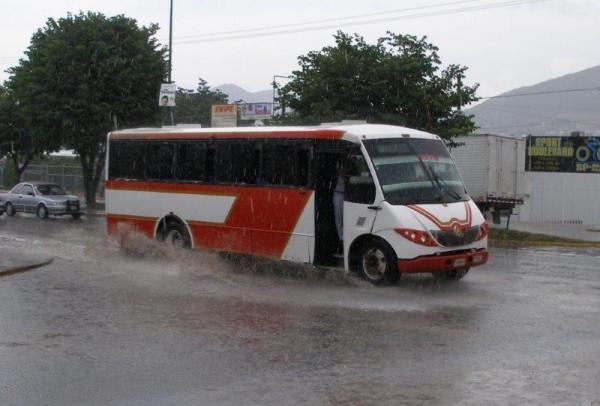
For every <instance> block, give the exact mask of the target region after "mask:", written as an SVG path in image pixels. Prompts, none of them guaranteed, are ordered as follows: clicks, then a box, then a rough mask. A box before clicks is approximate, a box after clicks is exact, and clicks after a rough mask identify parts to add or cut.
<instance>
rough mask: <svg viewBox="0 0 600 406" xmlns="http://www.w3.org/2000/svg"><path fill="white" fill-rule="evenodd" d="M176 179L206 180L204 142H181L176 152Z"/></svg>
mask: <svg viewBox="0 0 600 406" xmlns="http://www.w3.org/2000/svg"><path fill="white" fill-rule="evenodd" d="M177 179H179V180H190V181H201V182H205V181H208V176H207V160H206V144H204V143H194V144H181V145H179V148H178V152H177Z"/></svg>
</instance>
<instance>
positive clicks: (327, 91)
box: [277, 31, 478, 140]
mask: <svg viewBox="0 0 600 406" xmlns="http://www.w3.org/2000/svg"><path fill="white" fill-rule="evenodd" d="M334 38H335V43H336V44H335V46H328V47H325V48H323V49H322V50H321V51H312V52H309V53H308V54H307V55H302V56H300V57H298V62H299V66H300V69H299V70H296V71H294V72H292V76H291V77H292V80H291V81H289V82H288V83H287V84H285V85H284V86H282V87H278V90H279V94H280V96H279V97H278V98H277V101H278V102H279V103H280V104H282V105H285V106H286V108H291V109H292V113H291V114H286V115H285V116H279V117H278V118H277V120H278V122H280V123H312V124H316V123H320V122H327V121H340V120H342V119H360V120H367V121H369V122H373V123H387V124H395V125H402V126H407V127H411V128H417V129H422V130H426V131H430V132H433V133H436V134H438V135H440V136H441V137H443V138H445V139H447V140H450V139H451V138H452V137H454V136H456V135H458V134H468V133H470V132H472V131H473V130H474V129H475V125H474V122H473V120H472V117H470V116H465V115H463V114H461V110H460V109H461V107H462V106H465V105H467V104H469V103H471V102H473V101H476V100H477V97H476V96H475V92H476V90H477V87H478V85H477V84H476V85H474V86H465V85H464V84H463V81H464V79H465V72H466V70H467V68H466V67H463V66H460V65H449V66H448V67H447V68H446V69H443V70H442V69H441V68H440V65H441V61H440V58H439V56H438V48H437V47H436V46H434V45H432V44H430V43H428V42H427V38H426V37H423V38H420V39H419V38H417V37H414V36H410V35H396V34H393V33H390V32H388V33H387V36H385V37H382V38H380V39H379V40H378V41H377V43H376V44H374V45H372V44H368V43H366V42H365V40H364V39H363V37H361V36H359V35H357V34H355V35H354V36H350V35H348V34H345V33H343V32H340V31H338V33H337V34H336V35H335V36H334Z"/></svg>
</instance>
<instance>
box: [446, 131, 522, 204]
mask: <svg viewBox="0 0 600 406" xmlns="http://www.w3.org/2000/svg"><path fill="white" fill-rule="evenodd" d="M454 141H455V142H456V143H459V144H463V145H461V146H458V147H454V148H452V149H450V154H451V155H452V158H453V159H454V162H455V163H456V166H457V167H458V170H459V172H460V174H461V176H462V179H463V182H464V183H465V187H466V188H467V192H468V193H469V195H470V196H471V198H473V200H474V201H475V203H476V204H477V206H479V208H480V210H481V211H482V212H487V211H494V212H499V211H502V210H509V211H510V213H512V211H513V209H514V208H515V206H516V205H520V204H523V199H524V198H525V197H526V191H527V190H529V189H528V188H527V182H528V178H529V177H527V176H525V147H526V141H525V139H524V138H515V137H509V136H500V135H491V134H472V135H469V136H461V137H456V138H454Z"/></svg>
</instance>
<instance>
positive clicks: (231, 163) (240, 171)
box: [215, 142, 257, 184]
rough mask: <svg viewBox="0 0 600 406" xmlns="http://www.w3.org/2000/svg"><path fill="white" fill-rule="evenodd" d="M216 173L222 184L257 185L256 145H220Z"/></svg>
mask: <svg viewBox="0 0 600 406" xmlns="http://www.w3.org/2000/svg"><path fill="white" fill-rule="evenodd" d="M215 173H216V176H217V180H218V181H219V182H220V183H231V184H248V183H255V182H256V175H257V168H256V166H255V159H254V145H252V144H250V143H247V142H243V143H242V142H228V143H225V142H224V143H222V144H219V147H218V148H217V155H216V161H215Z"/></svg>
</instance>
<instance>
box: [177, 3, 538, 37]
mask: <svg viewBox="0 0 600 406" xmlns="http://www.w3.org/2000/svg"><path fill="white" fill-rule="evenodd" d="M471 1H477V0H464V1H462V2H461V1H459V2H453V3H446V5H453V4H460V3H466V2H471ZM546 1H550V0H508V1H506V0H503V1H499V2H496V3H491V4H489V3H488V4H484V5H477V6H468V7H458V8H452V9H448V10H440V11H433V12H424V13H416V14H409V15H403V16H395V17H386V18H379V19H366V20H359V21H352V22H347V23H341V24H328V25H319V26H315V27H304V28H291V27H295V26H299V25H300V26H301V25H308V24H311V22H306V23H298V24H287V25H283V26H275V27H265V28H254V29H248V30H240V31H230V32H223V33H213V34H206V35H205V36H208V37H209V38H203V37H204V36H195V37H185V38H196V39H189V40H183V41H177V42H176V44H178V45H185V44H195V43H202V42H217V41H229V40H234V39H248V38H257V37H267V36H273V35H282V34H295V33H300V32H309V31H318V30H325V29H330V28H340V27H348V26H357V25H368V24H376V23H382V22H390V21H402V20H411V19H416V18H426V17H435V16H442V15H449V14H458V13H466V12H471V11H483V10H488V9H494V8H500V7H510V6H517V5H523V4H528V3H540V2H546ZM440 6H442V5H438V6H429V8H431V7H440ZM422 8H427V7H422ZM416 9H420V8H415V10H416ZM407 10H408V11H411V10H413V9H406V10H404V11H407ZM401 11H403V10H397V11H388V12H385V13H381V14H390V13H391V14H393V13H397V12H401ZM379 14H380V13H373V14H365V15H363V16H370V15H379ZM360 17H362V16H355V17H345V18H342V19H331V20H323V21H326V22H328V21H340V20H345V19H353V18H360ZM278 28H282V29H278ZM270 29H277V30H275V31H269V32H260V31H266V30H270ZM244 33H246V34H244ZM248 33H249V34H248ZM210 37H212V38H210Z"/></svg>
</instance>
